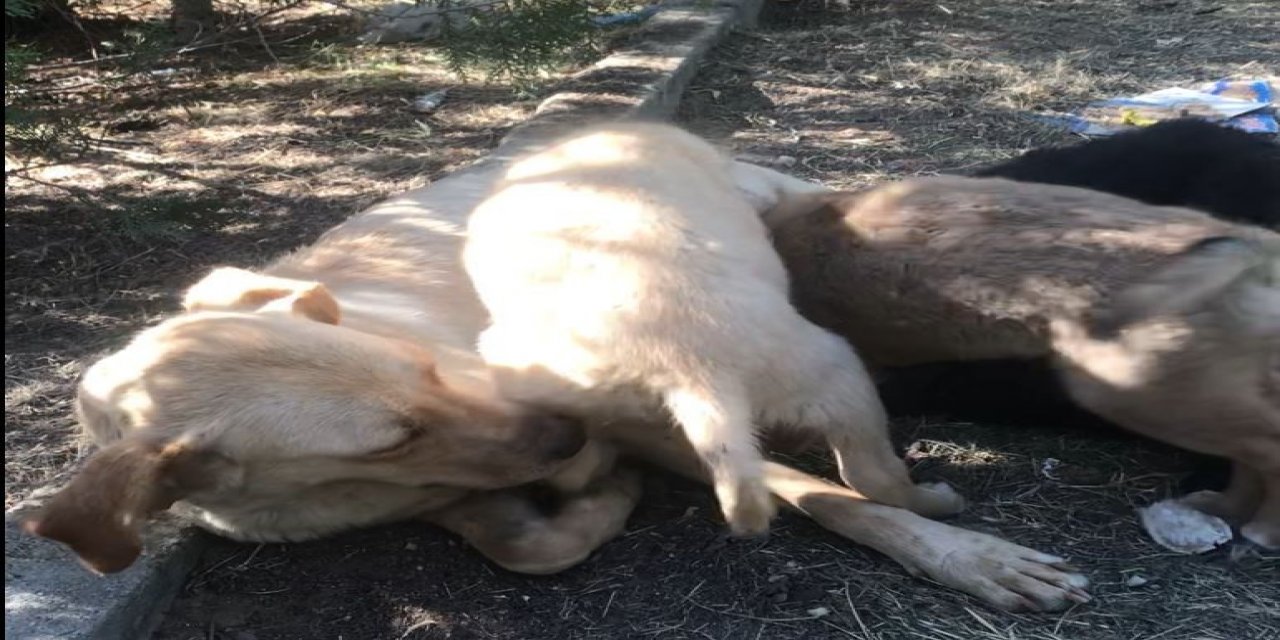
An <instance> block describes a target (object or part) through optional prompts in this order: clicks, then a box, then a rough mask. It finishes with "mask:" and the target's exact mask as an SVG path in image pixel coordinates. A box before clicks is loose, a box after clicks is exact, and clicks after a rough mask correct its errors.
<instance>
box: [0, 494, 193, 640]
mask: <svg viewBox="0 0 1280 640" xmlns="http://www.w3.org/2000/svg"><path fill="white" fill-rule="evenodd" d="M36 506H38V502H37V501H31V502H27V503H23V504H22V505H19V506H18V507H15V508H14V510H13V511H9V512H6V513H5V518H4V556H5V558H4V618H5V625H4V637H5V638H6V639H8V638H13V639H15V640H19V639H20V640H45V639H46V638H48V639H52V638H58V639H60V640H99V639H104V640H106V639H109V640H117V639H118V640H137V639H138V638H146V637H147V636H148V635H150V634H151V632H152V630H154V629H155V627H156V625H158V624H159V623H160V618H161V616H163V615H164V612H165V610H166V609H168V607H169V603H170V602H171V601H172V600H173V598H174V596H175V595H177V593H178V589H179V588H181V587H182V583H183V581H184V580H185V579H186V576H187V574H188V573H189V572H190V571H191V568H192V567H194V566H195V564H196V560H197V559H199V556H200V552H201V551H202V550H203V548H204V546H205V543H206V540H207V535H206V534H205V533H203V532H201V531H198V530H196V529H195V528H193V527H189V526H183V525H181V524H180V523H178V521H177V520H176V519H175V518H173V517H171V516H165V517H162V518H156V519H155V520H153V521H152V522H151V523H150V524H149V525H148V527H147V534H146V541H145V544H146V549H147V552H146V554H144V555H143V556H142V558H140V559H139V560H138V562H137V563H136V564H134V565H133V566H132V567H129V569H127V570H125V571H123V572H121V573H118V574H115V575H112V576H110V577H106V578H104V577H100V576H97V575H94V574H93V573H90V572H89V571H88V570H87V569H85V568H84V567H82V566H80V564H79V563H78V562H76V560H75V558H74V556H73V555H72V554H71V553H70V552H69V551H68V550H66V549H64V548H63V547H61V546H59V545H56V544H53V543H51V542H49V541H47V540H43V539H39V538H34V537H32V536H30V535H28V534H26V533H25V532H23V531H22V529H21V521H22V516H23V514H24V513H27V512H29V511H30V510H31V509H33V508H35V507H36Z"/></svg>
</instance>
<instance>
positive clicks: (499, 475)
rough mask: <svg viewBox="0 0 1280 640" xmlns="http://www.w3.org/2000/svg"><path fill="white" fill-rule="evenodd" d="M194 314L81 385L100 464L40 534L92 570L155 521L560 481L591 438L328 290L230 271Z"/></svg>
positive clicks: (130, 555) (207, 287)
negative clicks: (261, 506)
mask: <svg viewBox="0 0 1280 640" xmlns="http://www.w3.org/2000/svg"><path fill="white" fill-rule="evenodd" d="M185 305H186V307H187V309H188V311H189V313H187V314H184V315H182V316H179V317H177V318H174V319H171V320H168V321H166V322H164V323H162V324H160V325H158V326H156V327H154V328H152V329H149V330H147V331H145V332H143V333H142V334H140V335H138V336H137V337H136V338H135V339H134V340H133V341H132V342H131V343H130V344H129V345H128V346H127V347H125V348H124V349H123V350H121V351H119V352H117V353H115V354H113V355H110V356H108V357H107V358H105V359H103V360H101V361H100V362H98V363H97V364H95V365H94V366H93V367H91V368H90V369H89V370H88V371H87V372H86V374H85V376H84V378H83V380H82V381H81V383H80V387H79V393H78V398H77V401H78V410H79V415H80V419H81V422H82V424H83V425H84V427H85V428H86V430H87V431H88V432H89V433H90V434H91V435H92V436H93V438H94V439H95V440H96V441H97V442H98V443H99V444H100V445H104V448H103V449H101V450H100V451H98V452H97V453H96V454H94V455H93V456H92V457H91V458H90V459H89V461H88V462H87V463H86V465H85V466H84V468H83V469H82V470H81V471H80V472H79V474H78V475H77V476H76V477H75V478H74V479H73V480H72V481H71V482H70V484H69V485H68V486H67V487H65V488H64V489H63V490H62V491H61V492H60V493H58V494H57V495H56V496H54V497H53V498H52V499H51V501H50V502H49V504H48V505H47V506H46V507H45V508H44V509H43V510H42V512H41V513H40V514H38V515H37V516H36V517H35V518H33V519H32V520H30V521H28V522H27V525H26V526H27V529H28V531H30V532H32V533H34V534H37V535H41V536H45V537H48V538H52V539H55V540H58V541H61V542H63V543H65V544H67V545H69V546H70V547H71V548H72V549H73V550H75V552H76V553H77V554H79V555H80V557H81V559H82V560H83V561H84V562H85V563H86V564H87V565H88V566H89V567H90V568H92V569H94V570H96V571H99V572H103V573H106V572H112V571H118V570H120V569H123V568H125V567H127V566H129V565H130V564H131V563H132V562H133V561H134V559H135V558H136V557H137V556H138V554H139V552H140V548H141V547H140V540H139V531H140V528H141V526H142V524H143V523H144V522H145V521H146V519H147V517H148V516H149V515H151V514H153V513H155V512H156V511H160V510H163V509H166V508H168V507H169V506H170V505H172V504H173V503H174V502H175V501H178V500H183V499H190V500H191V501H192V502H193V503H196V504H199V502H200V501H201V500H202V499H203V500H215V501H216V500H218V499H219V498H223V499H225V498H227V497H228V496H252V497H253V498H255V499H257V500H260V501H272V500H279V501H282V502H284V501H287V500H288V499H289V496H290V495H291V494H292V493H295V492H297V491H298V490H299V489H302V488H306V487H311V486H316V485H321V484H325V483H333V482H342V481H374V482H387V483H394V484H400V485H408V486H415V487H420V486H421V487H425V486H442V487H456V488H460V489H492V488H499V487H505V486H512V485H516V484H522V483H525V482H529V481H533V480H537V479H540V478H543V477H546V476H548V475H550V474H551V473H554V472H555V471H556V470H557V469H558V468H559V466H560V465H561V463H563V462H564V461H566V460H567V459H569V458H570V457H572V456H573V455H574V454H575V453H577V452H578V450H579V449H581V448H582V446H583V444H584V441H585V435H584V432H583V430H582V428H581V426H580V425H579V424H578V423H576V422H574V421H571V420H569V419H566V418H563V417H560V416H557V415H553V414H551V413H548V412H544V411H541V410H537V409H533V408H529V407H523V406H519V405H515V404H513V403H509V402H506V401H504V400H502V399H500V398H498V397H496V396H494V395H486V394H478V393H477V392H475V391H463V390H461V389H459V388H454V386H452V385H450V384H447V383H446V382H445V381H444V378H442V376H441V375H440V372H439V371H437V364H436V361H435V360H434V359H433V357H432V353H431V352H429V351H428V350H427V349H426V348H424V347H422V346H419V345H418V344H414V343H410V342H406V341H403V340H398V339H392V338H386V337H382V336H378V335H374V334H370V333H365V332H361V331H356V330H353V329H349V328H345V327H343V326H342V324H341V311H340V309H339V305H338V303H337V302H336V301H335V300H334V298H333V296H332V295H330V294H329V292H328V291H327V290H326V289H325V288H324V287H323V286H321V285H320V284H318V283H312V282H301V281H293V280H288V279H281V278H272V277H266V276H262V275H260V274H256V273H252V272H248V271H242V270H238V269H220V270H218V271H215V272H214V273H213V274H211V275H210V276H209V277H208V278H206V279H205V280H204V281H202V282H200V283H199V284H197V285H196V286H195V287H193V288H192V289H191V290H190V292H189V293H188V295H187V297H186V300H185Z"/></svg>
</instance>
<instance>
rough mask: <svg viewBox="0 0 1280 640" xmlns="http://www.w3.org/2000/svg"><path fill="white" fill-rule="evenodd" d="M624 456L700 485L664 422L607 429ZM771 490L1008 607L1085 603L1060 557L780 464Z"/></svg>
mask: <svg viewBox="0 0 1280 640" xmlns="http://www.w3.org/2000/svg"><path fill="white" fill-rule="evenodd" d="M608 435H609V437H610V438H612V439H613V440H614V441H616V442H618V443H619V444H620V446H621V447H622V450H623V451H624V452H625V453H628V454H631V455H634V456H637V457H640V458H644V459H646V460H648V461H649V462H652V463H654V464H656V465H659V466H662V467H665V468H667V469H670V470H671V471H674V472H676V473H679V474H681V475H685V476H688V477H690V478H694V479H697V480H701V481H703V482H707V481H708V480H709V479H708V477H707V472H706V470H705V469H704V468H703V467H702V465H701V463H700V462H699V460H698V458H697V456H696V455H695V454H694V452H693V450H692V448H691V447H690V446H689V445H688V443H687V442H684V441H683V439H682V438H681V437H680V436H679V435H678V434H674V433H671V432H669V431H664V430H663V429H662V427H661V426H650V427H648V428H646V427H643V426H636V425H630V426H618V427H617V428H612V429H610V430H609V434H608ZM765 480H766V482H767V483H768V485H769V489H770V491H772V492H773V493H774V495H776V496H777V497H779V498H781V499H782V500H783V501H784V502H785V503H787V504H788V505H790V506H791V507H793V508H794V509H796V510H798V511H800V512H802V513H804V514H806V515H808V516H809V517H811V518H813V519H814V520H815V521H816V522H817V523H818V524H820V525H822V526H823V527H825V528H827V529H829V530H831V531H833V532H835V533H838V534H840V535H842V536H844V537H846V538H848V539H850V540H852V541H854V542H857V543H859V544H865V545H867V546H869V547H871V548H873V549H875V550H877V551H879V552H881V553H883V554H885V555H887V556H889V557H890V558H893V559H894V560H895V561H897V562H898V563H899V564H901V565H902V566H903V567H905V568H906V569H907V571H908V572H910V573H912V574H913V575H924V576H927V577H929V578H931V579H933V580H936V581H938V582H940V583H942V584H945V585H947V586H949V587H952V588H955V589H958V590H960V591H963V592H965V593H968V594H970V595H973V596H975V597H977V598H979V599H981V600H983V601H985V602H987V603H989V604H991V605H993V606H995V607H999V608H1001V609H1006V610H1010V611H1019V610H1030V611H1056V610H1059V609H1065V608H1067V607H1069V606H1071V605H1072V604H1076V603H1082V602H1087V601H1088V600H1089V595H1088V594H1087V593H1086V592H1085V587H1087V586H1088V584H1089V580H1088V579H1087V578H1085V577H1084V576H1083V575H1080V574H1079V573H1076V571H1075V570H1074V569H1072V568H1071V567H1069V566H1068V565H1067V564H1066V563H1065V562H1064V561H1063V559H1062V558H1058V557H1056V556H1052V555H1049V554H1045V553H1040V552H1038V551H1035V550H1033V549H1028V548H1026V547H1023V546H1020V545H1016V544H1013V543H1011V542H1006V541H1004V540H1001V539H999V538H996V537H994V536H989V535H986V534H982V533H977V532H974V531H968V530H966V529H961V528H958V527H953V526H950V525H947V524H944V523H941V522H937V521H934V520H929V519H928V518H925V517H922V516H918V515H916V514H914V513H912V512H910V511H907V510H906V509H900V508H897V507H890V506H886V505H882V504H879V503H876V502H872V501H870V500H868V499H867V498H866V497H865V496H863V495H861V494H859V493H857V492H856V491H854V490H852V489H849V488H847V487H843V486H840V485H836V484H834V483H831V482H827V481H825V480H822V479H821V478H816V477H814V476H811V475H809V474H807V473H804V472H802V471H798V470H795V469H791V468H789V467H786V466H784V465H781V464H777V463H772V462H770V463H766V465H765Z"/></svg>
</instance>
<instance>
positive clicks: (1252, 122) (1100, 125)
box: [1040, 80, 1280, 136]
mask: <svg viewBox="0 0 1280 640" xmlns="http://www.w3.org/2000/svg"><path fill="white" fill-rule="evenodd" d="M1274 100H1275V94H1274V92H1273V90H1272V87H1271V85H1270V83H1268V82H1267V81H1265V80H1219V81H1217V82H1214V83H1211V84H1208V85H1205V86H1202V87H1199V88H1197V89H1184V88H1171V89H1161V90H1159V91H1151V92H1148V93H1144V94H1141V95H1136V96H1130V97H1125V98H1111V99H1109V100H1102V101H1099V102H1093V103H1090V104H1089V105H1088V106H1086V107H1085V108H1084V109H1082V110H1081V112H1080V113H1078V114H1065V115H1063V114H1051V115H1046V116H1040V119H1041V120H1044V121H1047V122H1051V123H1053V124H1057V125H1059V126H1063V127H1066V128H1067V129H1070V130H1071V131H1072V132H1074V133H1079V134H1081V135H1086V136H1109V135H1113V134H1116V133H1119V132H1121V131H1127V130H1129V129H1132V128H1134V127H1144V126H1147V125H1151V124H1155V123H1157V122H1160V121H1161V120H1172V119H1175V118H1184V117H1196V118H1203V119H1205V120H1209V121H1212V122H1220V123H1222V124H1223V125H1224V126H1229V127H1234V128H1237V129H1241V130H1243V131H1247V132H1249V133H1272V134H1274V133H1277V132H1280V125H1278V124H1277V122H1276V116H1275V113H1274V109H1273V108H1272V105H1273V101H1274Z"/></svg>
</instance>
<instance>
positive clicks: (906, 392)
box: [880, 120, 1280, 488]
mask: <svg viewBox="0 0 1280 640" xmlns="http://www.w3.org/2000/svg"><path fill="white" fill-rule="evenodd" d="M975 175H977V176H981V177H1003V178H1008V179H1011V180H1018V181H1022V182H1040V183H1047V184H1060V185H1068V186H1077V187H1086V188H1090V189H1094V190H1097V191H1105V192H1109V193H1114V194H1117V195H1121V196H1125V197H1129V198H1133V199H1135V200H1140V201H1143V202H1147V203H1149V204H1156V205H1177V206H1185V207H1191V208H1195V209H1200V210H1202V211H1206V212H1208V213H1211V214H1213V215H1214V216H1216V217H1219V218H1222V219H1225V220H1232V221H1236V222H1245V223H1251V224H1258V225H1262V226H1269V227H1280V145H1277V144H1276V142H1275V141H1273V140H1269V139H1266V138H1264V137H1262V136H1258V135H1254V134H1248V133H1244V132H1241V131H1236V130H1233V129H1227V128H1224V127H1221V126H1218V125H1215V124H1211V123H1207V122H1202V121H1199V120H1174V121H1169V122H1163V123H1160V124H1156V125H1153V126H1150V127H1146V128H1143V129H1139V130H1137V131H1132V132H1127V133H1123V134H1120V135H1117V136H1114V137H1111V138H1104V139H1100V140H1094V141H1090V142H1085V143H1083V144H1078V145H1074V146H1069V147H1058V148H1047V149H1036V150H1033V151H1030V152H1028V153H1026V154H1025V155H1023V156H1021V157H1018V158H1014V159H1013V160H1009V161H1007V162H1004V163H1001V164H997V165H993V166H990V167H986V168H984V169H980V170H978V171H977V172H975ZM880 392H881V395H882V396H883V398H884V401H885V405H886V407H887V408H888V409H889V411H890V413H891V414H894V415H934V416H944V417H947V418H949V419H952V420H960V421H969V422H980V423H995V424H1007V425H1041V426H1054V427H1072V428H1090V429H1108V430H1110V429H1115V430H1117V431H1119V429H1118V428H1117V427H1115V426H1114V425H1112V424H1110V423H1109V422H1107V421H1106V420H1104V419H1102V418H1100V417H1098V416H1096V415H1094V414H1092V413H1090V412H1089V411H1086V410H1084V409H1082V408H1080V407H1079V406H1078V405H1076V404H1075V403H1074V402H1072V401H1071V400H1070V399H1069V398H1068V397H1067V394H1066V392H1065V391H1064V390H1063V389H1062V387H1061V385H1060V383H1059V382H1058V380H1057V377H1056V375H1055V374H1054V373H1053V372H1052V371H1051V369H1050V366H1049V364H1048V363H1047V362H1044V361H1042V360H1029V361H1028V360H991V361H978V362H948V363H936V364H928V365H921V366H916V367H905V368H896V369H891V370H887V371H884V372H883V381H882V383H881V385H880ZM1215 466H1216V465H1215ZM1219 471H1220V472H1225V466H1222V468H1221V469H1220V470H1219ZM1220 475H1222V474H1221V473H1210V474H1209V475H1208V477H1205V478H1203V479H1200V480H1193V482H1192V484H1194V485H1198V486H1195V487H1191V488H1200V486H1203V485H1205V484H1209V485H1214V484H1221V481H1222V480H1223V479H1224V476H1223V477H1218V476H1220Z"/></svg>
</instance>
